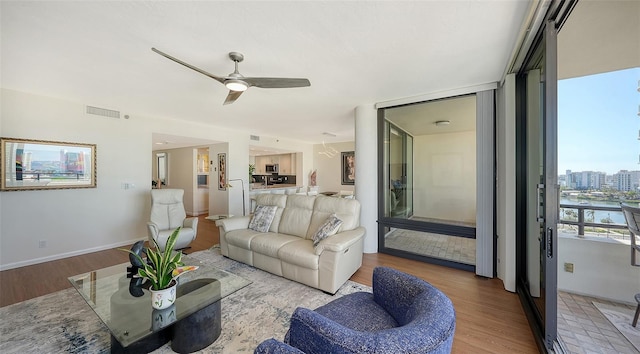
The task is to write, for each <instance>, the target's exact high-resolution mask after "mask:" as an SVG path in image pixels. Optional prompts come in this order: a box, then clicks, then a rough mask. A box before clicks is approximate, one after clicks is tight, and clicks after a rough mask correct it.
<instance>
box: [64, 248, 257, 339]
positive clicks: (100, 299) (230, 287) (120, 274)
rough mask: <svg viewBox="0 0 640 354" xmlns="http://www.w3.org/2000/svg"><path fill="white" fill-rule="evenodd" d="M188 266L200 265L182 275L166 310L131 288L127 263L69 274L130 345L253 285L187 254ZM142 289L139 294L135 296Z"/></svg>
mask: <svg viewBox="0 0 640 354" xmlns="http://www.w3.org/2000/svg"><path fill="white" fill-rule="evenodd" d="M182 261H183V262H184V264H185V265H196V266H199V267H200V268H198V269H197V270H195V271H192V272H188V273H185V274H183V275H181V276H180V278H178V280H179V284H178V290H177V294H178V295H177V298H176V302H175V303H174V304H173V305H172V306H171V307H169V308H167V309H164V310H155V309H153V308H152V307H151V293H150V292H149V290H141V289H140V288H136V287H133V286H132V287H131V289H130V282H131V278H127V267H128V266H131V264H130V263H123V264H119V265H115V266H112V267H107V268H103V269H99V270H96V271H93V272H89V273H84V274H79V275H76V276H73V277H69V281H70V282H71V284H72V285H73V286H74V287H75V288H76V290H78V292H79V293H80V295H82V297H83V298H84V299H85V300H86V302H87V303H88V304H89V306H91V308H92V309H93V311H94V312H95V313H96V314H97V315H98V317H100V319H101V320H102V322H104V324H105V325H106V326H107V327H108V328H109V330H110V331H111V334H112V335H113V336H114V337H115V338H116V339H117V340H118V341H119V342H120V344H122V346H124V347H127V346H129V345H130V344H132V343H134V342H137V341H139V340H140V339H142V338H144V337H146V336H149V335H151V334H152V333H154V332H157V331H159V330H161V329H163V328H165V327H166V326H168V325H171V324H172V323H175V322H176V321H179V320H181V319H183V318H185V317H187V316H189V315H191V314H193V313H195V312H196V311H198V310H201V309H203V308H205V307H206V306H208V305H211V304H213V303H215V302H216V301H219V300H220V299H222V298H224V297H226V296H228V295H230V294H233V293H234V292H236V291H238V290H240V289H242V288H244V287H245V286H247V285H249V284H251V281H249V280H247V279H244V278H242V277H239V276H237V275H234V274H231V273H229V272H226V271H224V270H221V269H218V268H215V267H214V266H212V265H208V264H203V263H202V262H200V261H198V260H196V259H194V258H192V257H189V256H188V255H185V256H183V257H182ZM139 292H142V295H141V296H139V297H136V296H133V295H132V293H134V294H136V293H139Z"/></svg>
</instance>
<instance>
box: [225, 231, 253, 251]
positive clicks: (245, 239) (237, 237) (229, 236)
mask: <svg viewBox="0 0 640 354" xmlns="http://www.w3.org/2000/svg"><path fill="white" fill-rule="evenodd" d="M261 234H262V232H259V231H254V230H251V229H239V230H232V231H229V232H227V233H226V234H225V235H224V238H225V240H226V241H227V243H228V244H230V245H234V246H237V247H240V248H244V249H246V250H248V249H250V248H249V245H250V244H251V240H252V239H253V238H254V237H256V236H258V235H261Z"/></svg>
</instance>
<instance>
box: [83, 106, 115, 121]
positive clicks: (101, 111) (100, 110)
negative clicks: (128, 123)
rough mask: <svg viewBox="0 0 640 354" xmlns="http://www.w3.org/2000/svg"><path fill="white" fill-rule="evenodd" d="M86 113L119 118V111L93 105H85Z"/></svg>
mask: <svg viewBox="0 0 640 354" xmlns="http://www.w3.org/2000/svg"><path fill="white" fill-rule="evenodd" d="M87 114H94V115H96V116H103V117H109V118H118V119H119V118H120V112H118V111H114V110H112V109H106V108H99V107H93V106H87Z"/></svg>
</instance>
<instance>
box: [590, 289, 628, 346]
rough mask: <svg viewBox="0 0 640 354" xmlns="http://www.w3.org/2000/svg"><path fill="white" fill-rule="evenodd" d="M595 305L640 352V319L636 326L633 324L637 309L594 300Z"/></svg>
mask: <svg viewBox="0 0 640 354" xmlns="http://www.w3.org/2000/svg"><path fill="white" fill-rule="evenodd" d="M593 306H595V307H596V308H597V309H598V311H600V312H601V313H602V314H603V315H604V317H606V318H607V319H608V320H609V322H611V324H612V325H614V326H615V327H616V329H617V330H618V331H619V332H620V333H622V335H623V336H624V337H625V338H627V340H628V341H629V342H630V343H631V344H633V346H634V347H635V348H636V350H638V353H640V321H639V322H638V324H637V325H636V327H633V326H631V322H633V315H634V314H635V311H634V310H632V309H630V308H627V307H622V306H615V305H609V304H603V303H599V302H595V301H593Z"/></svg>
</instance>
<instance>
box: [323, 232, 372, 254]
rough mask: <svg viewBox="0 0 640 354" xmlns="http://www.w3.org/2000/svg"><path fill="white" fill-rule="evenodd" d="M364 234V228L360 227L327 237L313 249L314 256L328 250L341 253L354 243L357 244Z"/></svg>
mask: <svg viewBox="0 0 640 354" xmlns="http://www.w3.org/2000/svg"><path fill="white" fill-rule="evenodd" d="M364 233H365V228H364V227H362V226H360V227H357V228H355V229H353V230H349V231H342V232H339V233H337V234H335V235H333V236H329V237H327V238H325V239H324V240H322V241H320V243H319V244H318V246H317V247H316V249H315V253H316V255H320V254H322V251H324V250H328V251H333V252H342V251H344V250H346V249H347V248H349V247H350V246H351V245H353V244H354V243H356V242H358V240H360V239H361V238H362V237H363V236H364Z"/></svg>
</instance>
